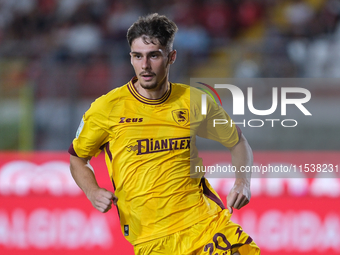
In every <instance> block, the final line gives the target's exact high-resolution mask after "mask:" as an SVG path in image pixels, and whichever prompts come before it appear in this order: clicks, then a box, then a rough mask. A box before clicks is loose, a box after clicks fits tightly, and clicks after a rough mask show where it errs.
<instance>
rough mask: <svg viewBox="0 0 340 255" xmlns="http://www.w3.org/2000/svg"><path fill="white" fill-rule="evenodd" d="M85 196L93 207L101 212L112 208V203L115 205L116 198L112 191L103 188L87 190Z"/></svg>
mask: <svg viewBox="0 0 340 255" xmlns="http://www.w3.org/2000/svg"><path fill="white" fill-rule="evenodd" d="M87 198H88V199H89V200H90V201H91V203H92V205H93V207H94V208H96V209H97V210H98V211H100V212H102V213H106V212H107V211H109V210H110V209H111V208H112V203H113V204H114V205H117V201H118V198H117V197H116V196H115V194H114V193H112V192H111V191H108V190H106V189H103V188H98V189H95V190H92V191H91V192H89V194H88V196H87Z"/></svg>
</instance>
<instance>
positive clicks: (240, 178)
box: [227, 134, 253, 213]
mask: <svg viewBox="0 0 340 255" xmlns="http://www.w3.org/2000/svg"><path fill="white" fill-rule="evenodd" d="M230 152H231V157H232V164H233V166H235V167H236V173H235V177H236V180H235V183H234V186H233V187H232V189H231V191H230V192H229V194H228V197H227V208H228V210H229V212H231V213H232V212H233V209H232V208H236V209H241V208H242V207H243V206H245V205H247V204H248V203H249V200H250V196H251V193H250V178H251V173H250V172H249V173H246V172H241V171H240V168H241V166H251V165H252V164H253V152H252V150H251V148H250V146H249V144H248V142H247V140H246V138H245V137H244V136H243V134H241V137H240V140H239V142H238V143H237V144H236V145H235V146H233V147H232V148H230Z"/></svg>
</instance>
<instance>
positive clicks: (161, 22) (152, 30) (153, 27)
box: [126, 13, 178, 51]
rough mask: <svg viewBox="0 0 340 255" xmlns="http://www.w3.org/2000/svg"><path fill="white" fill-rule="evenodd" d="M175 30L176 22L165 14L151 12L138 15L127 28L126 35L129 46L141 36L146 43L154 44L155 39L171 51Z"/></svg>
mask: <svg viewBox="0 0 340 255" xmlns="http://www.w3.org/2000/svg"><path fill="white" fill-rule="evenodd" d="M177 30H178V28H177V26H176V24H175V23H174V22H173V21H171V20H170V19H168V18H167V17H166V16H164V15H159V14H158V13H153V14H149V15H147V16H143V17H139V19H138V20H137V21H136V22H135V23H133V24H132V26H131V27H130V28H129V29H128V32H127V35H126V37H127V40H128V42H129V45H130V47H131V44H132V42H133V41H134V40H135V39H137V38H139V37H141V38H142V39H143V41H144V43H146V44H149V43H153V44H156V42H155V41H154V39H157V40H158V42H159V43H160V45H162V46H164V47H166V49H167V51H171V50H172V44H173V42H174V38H175V33H176V32H177Z"/></svg>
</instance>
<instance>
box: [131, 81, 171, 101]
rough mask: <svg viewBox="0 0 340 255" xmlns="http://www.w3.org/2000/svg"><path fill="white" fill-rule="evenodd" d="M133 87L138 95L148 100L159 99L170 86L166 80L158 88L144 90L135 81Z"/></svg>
mask: <svg viewBox="0 0 340 255" xmlns="http://www.w3.org/2000/svg"><path fill="white" fill-rule="evenodd" d="M134 86H135V88H136V90H137V91H138V93H139V94H140V95H142V96H143V97H146V98H148V99H159V98H161V97H162V96H163V95H164V94H165V93H166V92H167V91H168V89H169V87H170V84H169V82H168V80H167V79H166V81H164V82H163V83H162V85H161V86H158V87H157V88H155V89H145V88H143V87H142V86H141V85H140V83H139V81H138V80H137V81H136V83H135V84H134Z"/></svg>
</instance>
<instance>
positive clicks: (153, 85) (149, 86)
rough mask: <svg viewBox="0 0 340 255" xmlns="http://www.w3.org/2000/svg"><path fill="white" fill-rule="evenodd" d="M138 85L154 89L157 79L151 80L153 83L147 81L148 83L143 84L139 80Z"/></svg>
mask: <svg viewBox="0 0 340 255" xmlns="http://www.w3.org/2000/svg"><path fill="white" fill-rule="evenodd" d="M139 85H140V86H141V87H142V88H143V89H150V90H152V89H155V88H157V86H158V83H157V81H155V82H153V83H149V84H143V83H142V82H141V81H140V82H139Z"/></svg>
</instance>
